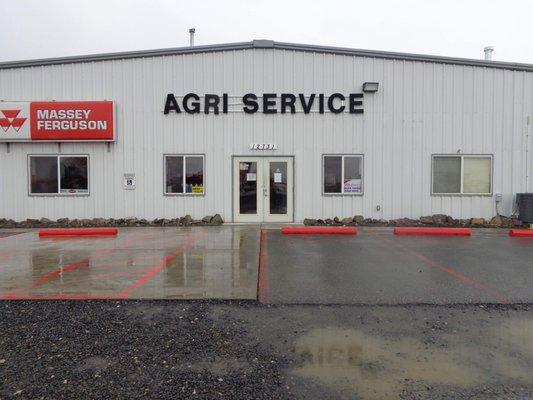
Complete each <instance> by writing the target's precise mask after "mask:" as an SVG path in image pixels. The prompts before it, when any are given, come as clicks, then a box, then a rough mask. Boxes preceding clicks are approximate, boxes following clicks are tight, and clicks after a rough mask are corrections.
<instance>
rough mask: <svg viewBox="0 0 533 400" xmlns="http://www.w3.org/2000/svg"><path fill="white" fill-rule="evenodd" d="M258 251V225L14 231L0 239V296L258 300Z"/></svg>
mask: <svg viewBox="0 0 533 400" xmlns="http://www.w3.org/2000/svg"><path fill="white" fill-rule="evenodd" d="M12 233H13V232H12ZM258 254H259V228H258V227H257V226H255V227H253V226H231V227H228V226H222V227H209V228H203V227H198V228H179V229H176V228H124V229H120V232H119V235H118V236H117V237H101V238H99V237H81V238H58V239H50V238H46V239H45V238H43V239H39V237H38V236H37V232H36V231H30V232H26V233H18V234H15V235H10V236H4V237H3V238H1V239H0V298H2V299H5V300H6V299H255V298H256V297H257V260H258Z"/></svg>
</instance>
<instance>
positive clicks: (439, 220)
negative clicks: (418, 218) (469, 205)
mask: <svg viewBox="0 0 533 400" xmlns="http://www.w3.org/2000/svg"><path fill="white" fill-rule="evenodd" d="M431 219H432V220H433V223H434V224H435V225H444V224H447V223H448V216H447V215H445V214H434V215H433V216H432V217H431Z"/></svg>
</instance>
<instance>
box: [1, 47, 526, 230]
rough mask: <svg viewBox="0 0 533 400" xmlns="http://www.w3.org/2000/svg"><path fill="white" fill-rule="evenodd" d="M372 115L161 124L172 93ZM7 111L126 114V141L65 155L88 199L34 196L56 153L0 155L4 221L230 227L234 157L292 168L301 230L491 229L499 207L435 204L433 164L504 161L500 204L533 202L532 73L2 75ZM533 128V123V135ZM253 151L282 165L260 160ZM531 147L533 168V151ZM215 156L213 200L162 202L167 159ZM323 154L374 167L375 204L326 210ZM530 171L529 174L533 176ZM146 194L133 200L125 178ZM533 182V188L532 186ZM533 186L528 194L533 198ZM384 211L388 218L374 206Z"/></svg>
mask: <svg viewBox="0 0 533 400" xmlns="http://www.w3.org/2000/svg"><path fill="white" fill-rule="evenodd" d="M365 81H378V82H380V89H379V92H378V93H376V94H367V95H365V99H364V108H365V113H364V115H352V114H342V115H332V114H324V115H320V114H310V115H304V114H301V113H300V114H296V115H290V114H288V115H282V114H277V115H263V114H261V113H256V114H254V115H247V114H244V113H229V114H227V115H218V116H214V115H207V116H206V115H203V114H200V115H187V114H181V115H175V114H173V115H167V116H165V115H163V113H162V109H163V104H164V99H165V96H166V94H167V93H175V94H176V95H182V94H185V93H188V92H195V93H199V94H204V93H222V92H227V93H229V94H230V95H237V96H242V95H243V94H245V93H248V92H254V93H257V94H261V93H265V92H275V93H282V92H290V93H306V94H309V93H321V92H324V93H333V92H342V93H349V92H354V91H355V92H357V91H360V87H361V85H362V83H363V82H365ZM0 99H4V100H43V99H57V100H91V99H94V100H101V99H108V100H114V101H115V102H116V105H117V129H118V141H117V142H116V143H115V144H112V145H111V146H110V151H108V148H107V145H105V144H98V143H94V144H90V143H89V144H82V143H75V144H69V143H66V144H62V145H61V152H62V153H64V154H70V153H72V154H89V155H90V190H91V194H90V196H88V197H68V198H67V197H30V196H28V188H27V182H28V177H27V174H28V171H27V155H28V154H43V153H51V154H55V153H57V152H58V146H57V144H50V143H47V144H38V143H35V144H34V143H25V144H12V145H11V146H10V152H9V153H7V150H6V149H7V148H6V145H1V146H0V170H1V171H2V173H1V174H0V217H4V218H13V219H17V220H21V219H25V218H40V217H48V218H53V219H55V218H60V217H71V218H92V217H128V216H136V217H139V218H148V219H152V218H158V217H166V218H172V217H177V216H182V215H185V214H191V215H193V217H201V216H203V215H207V214H213V213H215V212H220V213H221V214H222V215H223V217H224V218H225V219H226V220H231V218H232V194H231V188H232V182H231V179H232V173H231V171H232V164H231V157H232V156H233V155H247V154H254V155H259V154H260V155H268V154H272V155H292V156H294V160H295V205H294V210H295V219H296V220H297V221H300V220H302V219H303V218H305V217H332V216H339V217H344V216H351V215H356V214H361V215H364V216H366V217H373V218H386V219H389V218H399V217H419V216H420V215H426V214H433V213H445V214H449V215H452V216H454V217H456V218H467V217H472V216H481V217H491V216H493V215H494V214H495V210H494V200H493V198H492V197H482V196H471V197H453V196H431V194H430V192H431V155H432V154H437V153H452V154H453V153H456V152H457V151H459V150H460V151H461V152H462V153H464V154H467V153H481V154H493V156H494V179H493V186H494V187H493V191H494V193H503V195H504V197H503V199H504V203H503V207H502V209H501V212H502V213H504V214H508V213H510V212H511V208H512V197H513V194H514V193H516V192H523V191H526V190H533V157H532V155H531V151H532V141H533V138H532V137H531V136H532V135H533V129H532V128H531V127H530V137H529V143H527V136H526V134H527V128H528V127H527V125H526V123H527V116H533V73H531V72H524V71H510V70H504V69H493V68H484V67H473V66H461V65H450V64H439V63H431V62H420V61H402V60H387V59H381V58H370V57H354V56H345V55H334V54H324V53H310V52H300V51H289V50H276V49H249V50H236V51H224V52H215V53H199V54H188V55H174V56H161V57H153V58H139V59H129V60H112V61H101V62H89V63H79V64H65V65H53V66H41V67H29V68H20V69H8V70H0ZM532 123H533V121H532ZM252 142H272V143H276V144H278V145H279V150H278V151H271V152H261V153H259V152H257V151H255V152H252V151H250V150H249V149H248V146H249V144H250V143H252ZM528 146H529V151H530V153H529V159H527V160H526V149H527V148H528ZM166 153H198V154H205V155H206V159H205V161H206V171H205V173H206V195H205V196H204V197H177V196H163V154H166ZM324 153H357V154H359V153H361V154H364V171H365V176H364V185H365V187H364V195H363V196H352V197H350V196H323V195H322V192H321V191H322V183H321V177H322V170H321V167H322V162H321V156H322V154H324ZM526 163H527V164H529V165H527V164H526ZM129 172H133V173H135V174H136V176H137V189H136V190H134V191H127V190H124V189H123V188H122V176H123V174H124V173H129ZM526 174H529V179H528V180H527V179H526ZM528 185H529V186H528ZM378 205H379V206H380V207H381V210H380V211H377V210H376V206H378Z"/></svg>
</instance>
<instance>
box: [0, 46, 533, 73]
mask: <svg viewBox="0 0 533 400" xmlns="http://www.w3.org/2000/svg"><path fill="white" fill-rule="evenodd" d="M254 48H255V49H279V50H293V51H304V52H313V53H327V54H339V55H349V56H359V57H372V58H384V59H391V60H404V61H422V62H432V63H441V64H454V65H467V66H475V67H488V68H499V69H510V70H517V71H529V72H533V64H525V63H513V62H505V61H486V60H483V59H479V60H478V59H471V58H456V57H446V56H436V55H424V54H414V53H399V52H391V51H380V50H363V49H352V48H347V47H334V46H321V45H309V44H297V43H285V42H275V41H273V40H266V39H261V40H253V41H251V42H237V43H225V44H213V45H203V46H193V47H190V46H188V47H175V48H167V49H155V50H139V51H126V52H118V53H102V54H91V55H82V56H69V57H57V58H44V59H34V60H20V61H8V62H0V69H12V68H24V67H38V66H47V65H59V64H74V63H83V62H96V61H110V60H121V59H131V58H143V57H159V56H171V55H179V54H193V53H206V52H219V51H232V50H245V49H254Z"/></svg>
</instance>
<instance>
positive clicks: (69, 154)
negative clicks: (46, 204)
mask: <svg viewBox="0 0 533 400" xmlns="http://www.w3.org/2000/svg"><path fill="white" fill-rule="evenodd" d="M37 157H55V158H56V159H57V193H33V192H32V191H31V159H32V158H37ZM62 157H64V158H67V157H71V158H74V157H79V158H86V159H87V193H61V168H60V166H61V162H60V160H61V158H62ZM27 171H28V181H27V182H28V196H30V197H86V196H90V195H91V157H90V156H89V154H72V153H66V154H63V153H61V154H58V153H56V154H28V156H27Z"/></svg>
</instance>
